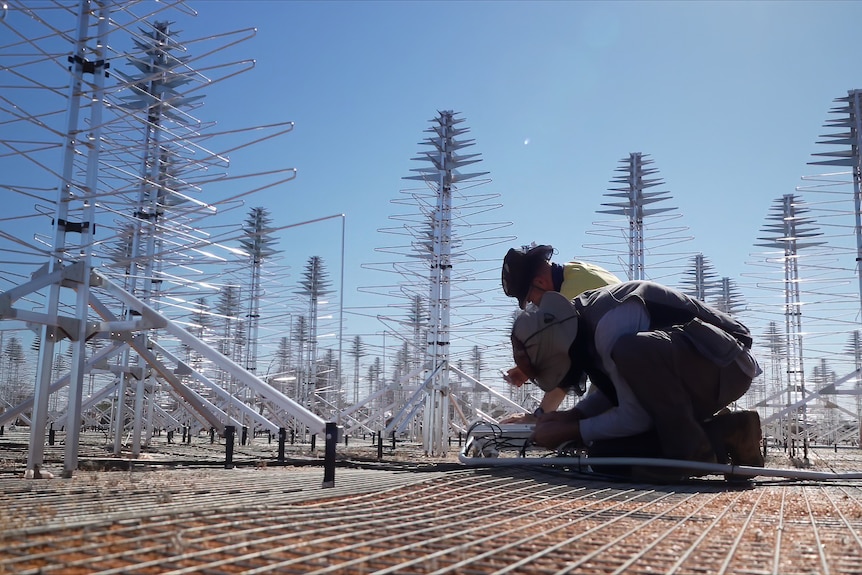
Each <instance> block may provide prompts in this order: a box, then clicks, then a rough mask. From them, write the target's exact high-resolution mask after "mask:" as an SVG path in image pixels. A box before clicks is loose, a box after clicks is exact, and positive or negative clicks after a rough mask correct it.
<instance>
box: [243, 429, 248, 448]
mask: <svg viewBox="0 0 862 575" xmlns="http://www.w3.org/2000/svg"><path fill="white" fill-rule="evenodd" d="M246 443H248V426H247V425H243V426H242V444H243V445H245V444H246Z"/></svg>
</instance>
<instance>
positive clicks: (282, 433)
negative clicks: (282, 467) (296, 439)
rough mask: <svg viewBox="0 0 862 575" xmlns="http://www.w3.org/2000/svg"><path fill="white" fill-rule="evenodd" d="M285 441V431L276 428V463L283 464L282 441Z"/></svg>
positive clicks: (281, 428)
mask: <svg viewBox="0 0 862 575" xmlns="http://www.w3.org/2000/svg"><path fill="white" fill-rule="evenodd" d="M286 439H287V430H286V429H285V428H283V427H279V428H278V462H279V463H284V441H285V440H286Z"/></svg>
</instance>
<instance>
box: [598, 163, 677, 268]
mask: <svg viewBox="0 0 862 575" xmlns="http://www.w3.org/2000/svg"><path fill="white" fill-rule="evenodd" d="M652 163H653V160H651V159H649V155H648V154H643V153H641V152H632V153H630V154H629V156H628V157H627V158H623V159H622V160H620V167H618V168H617V169H616V171H617V172H622V173H621V174H620V175H619V176H616V177H615V178H614V179H612V180H611V183H612V184H614V185H615V186H617V187H613V188H609V191H610V193H607V194H605V196H607V197H610V198H614V200H613V201H611V202H605V203H603V204H602V205H603V206H607V207H608V209H602V210H597V213H599V214H610V215H615V216H623V217H624V218H625V220H624V221H623V222H619V221H612V222H593V225H595V226H596V227H597V228H598V229H597V230H588V231H587V233H588V234H590V235H597V236H603V237H606V238H609V239H610V240H611V242H610V243H609V242H606V241H603V242H602V243H598V244H585V246H584V247H585V248H588V249H593V250H597V251H598V253H597V254H596V256H594V259H595V260H596V261H597V262H599V263H605V264H606V265H608V267H610V268H611V269H612V270H613V269H617V268H619V267H622V268H623V270H624V273H625V276H626V278H627V279H629V280H643V279H654V280H655V279H659V278H660V277H664V276H667V275H670V273H675V272H669V271H668V267H667V266H668V264H669V263H671V262H672V261H674V260H676V259H678V256H679V254H672V253H663V249H664V248H665V247H667V246H669V245H675V244H678V243H680V242H683V241H687V240H690V239H691V236H683V235H680V234H681V233H682V232H684V231H686V230H687V228H685V227H677V226H669V227H666V224H667V223H668V222H670V221H671V220H674V219H677V218H679V217H681V215H680V214H671V212H673V211H674V210H676V208H674V207H669V208H660V207H649V206H650V205H651V204H655V203H658V202H661V201H664V200H667V199H669V198H670V195H669V194H670V192H668V191H653V192H649V191H646V190H648V189H649V188H652V187H655V186H659V185H663V184H664V180H662V179H661V178H651V177H650V176H653V175H654V174H656V173H658V170H657V169H656V168H651V167H649V166H650V165H651V164H652ZM617 198H618V199H617ZM656 216H658V217H656ZM648 218H649V219H648ZM621 228H622V229H621ZM648 231H649V232H651V233H650V234H647V232H648ZM647 235H649V236H650V237H649V246H648V247H647ZM620 237H623V238H624V239H625V242H626V251H625V252H621V251H620V250H617V249H616V248H615V247H614V244H615V243H616V242H617V241H618V240H619V239H620ZM648 252H649V253H650V255H652V256H655V257H661V258H662V259H661V260H659V261H654V262H653V263H652V264H651V265H650V268H649V269H650V271H649V274H647V265H646V254H647V253H648ZM623 254H625V256H624V255H623ZM668 256H670V259H666V258H667V257H668ZM623 257H627V262H626V263H625V264H623ZM621 264H622V265H621Z"/></svg>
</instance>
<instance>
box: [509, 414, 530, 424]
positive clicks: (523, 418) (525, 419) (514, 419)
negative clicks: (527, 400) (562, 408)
mask: <svg viewBox="0 0 862 575" xmlns="http://www.w3.org/2000/svg"><path fill="white" fill-rule="evenodd" d="M536 419H537V418H536V416H535V415H533V414H532V413H514V414H512V415H507V416H506V417H504V418H503V419H501V420H500V423H529V424H532V423H536Z"/></svg>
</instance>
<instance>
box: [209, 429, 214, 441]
mask: <svg viewBox="0 0 862 575" xmlns="http://www.w3.org/2000/svg"><path fill="white" fill-rule="evenodd" d="M210 443H215V427H210Z"/></svg>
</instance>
